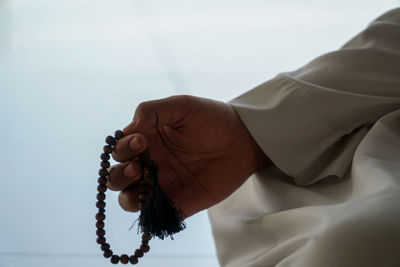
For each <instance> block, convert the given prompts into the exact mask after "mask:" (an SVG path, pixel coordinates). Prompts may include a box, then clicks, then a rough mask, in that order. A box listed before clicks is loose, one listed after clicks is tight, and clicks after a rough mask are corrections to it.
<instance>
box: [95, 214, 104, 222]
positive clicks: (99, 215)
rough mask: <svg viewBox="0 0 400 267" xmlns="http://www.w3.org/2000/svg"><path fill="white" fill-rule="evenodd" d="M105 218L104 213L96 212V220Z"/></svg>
mask: <svg viewBox="0 0 400 267" xmlns="http://www.w3.org/2000/svg"><path fill="white" fill-rule="evenodd" d="M105 219H106V215H105V214H104V213H100V212H99V213H97V214H96V220H98V221H104V220H105Z"/></svg>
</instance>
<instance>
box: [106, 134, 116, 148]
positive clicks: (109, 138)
mask: <svg viewBox="0 0 400 267" xmlns="http://www.w3.org/2000/svg"><path fill="white" fill-rule="evenodd" d="M106 143H107V144H109V145H110V146H113V145H115V144H116V143H117V140H116V139H115V137H114V136H111V135H109V136H107V137H106Z"/></svg>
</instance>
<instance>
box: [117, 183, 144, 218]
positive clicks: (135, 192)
mask: <svg viewBox="0 0 400 267" xmlns="http://www.w3.org/2000/svg"><path fill="white" fill-rule="evenodd" d="M149 192H150V187H149V186H148V185H144V184H141V185H132V186H130V187H128V188H126V189H125V190H123V191H121V192H120V193H119V195H118V202H119V205H120V206H121V207H122V208H123V209H124V210H126V211H132V212H137V211H139V210H140V202H142V201H143V200H144V199H143V198H142V197H143V196H147V195H148V193H149Z"/></svg>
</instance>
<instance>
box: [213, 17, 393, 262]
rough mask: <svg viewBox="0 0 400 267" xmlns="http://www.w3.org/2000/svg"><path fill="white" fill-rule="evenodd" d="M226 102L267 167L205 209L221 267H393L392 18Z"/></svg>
mask: <svg viewBox="0 0 400 267" xmlns="http://www.w3.org/2000/svg"><path fill="white" fill-rule="evenodd" d="M230 104H231V105H232V106H233V107H234V108H235V110H236V111H237V113H238V114H239V116H240V117H241V119H242V120H243V122H244V124H245V125H246V126H247V128H248V130H249V131H250V133H251V134H252V136H253V137H254V139H255V140H256V141H257V143H258V144H259V145H260V147H261V148H262V149H263V151H264V152H265V153H266V155H268V157H269V158H270V159H271V160H272V162H273V165H271V166H269V167H267V168H265V169H263V170H260V171H259V172H257V173H256V174H254V175H253V176H251V177H250V178H249V179H248V180H247V181H246V182H245V183H244V184H243V185H242V186H241V187H240V188H239V189H238V190H237V191H236V192H234V193H233V194H232V195H231V196H229V197H228V198H227V199H225V200H224V201H222V202H221V203H219V204H217V205H216V206H214V207H212V208H211V209H210V210H209V216H210V220H211V223H212V229H213V234H214V237H215V242H216V247H217V254H218V258H219V261H220V264H221V265H222V266H227V267H233V266H240V267H245V266H252V267H253V266H279V267H288V266H296V267H346V266H349V267H350V266H351V267H355V266H362V267H369V266H371V267H378V266H384V267H392V266H393V267H399V266H400V9H395V10H392V11H390V12H388V13H386V14H384V15H383V16H381V17H379V18H378V19H376V20H375V21H373V22H372V23H371V24H370V25H369V26H368V27H367V29H366V30H364V31H363V32H361V33H360V34H359V35H357V36H356V37H355V38H353V39H352V40H351V41H350V42H348V43H347V44H346V45H345V46H343V47H342V48H341V49H340V50H338V51H335V52H332V53H329V54H326V55H323V56H321V57H319V58H317V59H315V60H313V61H312V62H310V63H309V64H307V65H306V66H304V67H303V68H300V69H299V70H297V71H295V72H291V73H284V74H280V75H278V76H277V77H276V78H274V79H272V80H270V81H268V82H266V83H264V84H262V85H260V86H258V87H256V88H255V89H253V90H251V91H249V92H247V93H245V94H243V95H241V96H239V97H238V98H236V99H234V100H233V101H231V102H230Z"/></svg>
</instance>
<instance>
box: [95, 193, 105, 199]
mask: <svg viewBox="0 0 400 267" xmlns="http://www.w3.org/2000/svg"><path fill="white" fill-rule="evenodd" d="M96 198H97V200H104V199H106V194H104V193H97V196H96Z"/></svg>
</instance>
